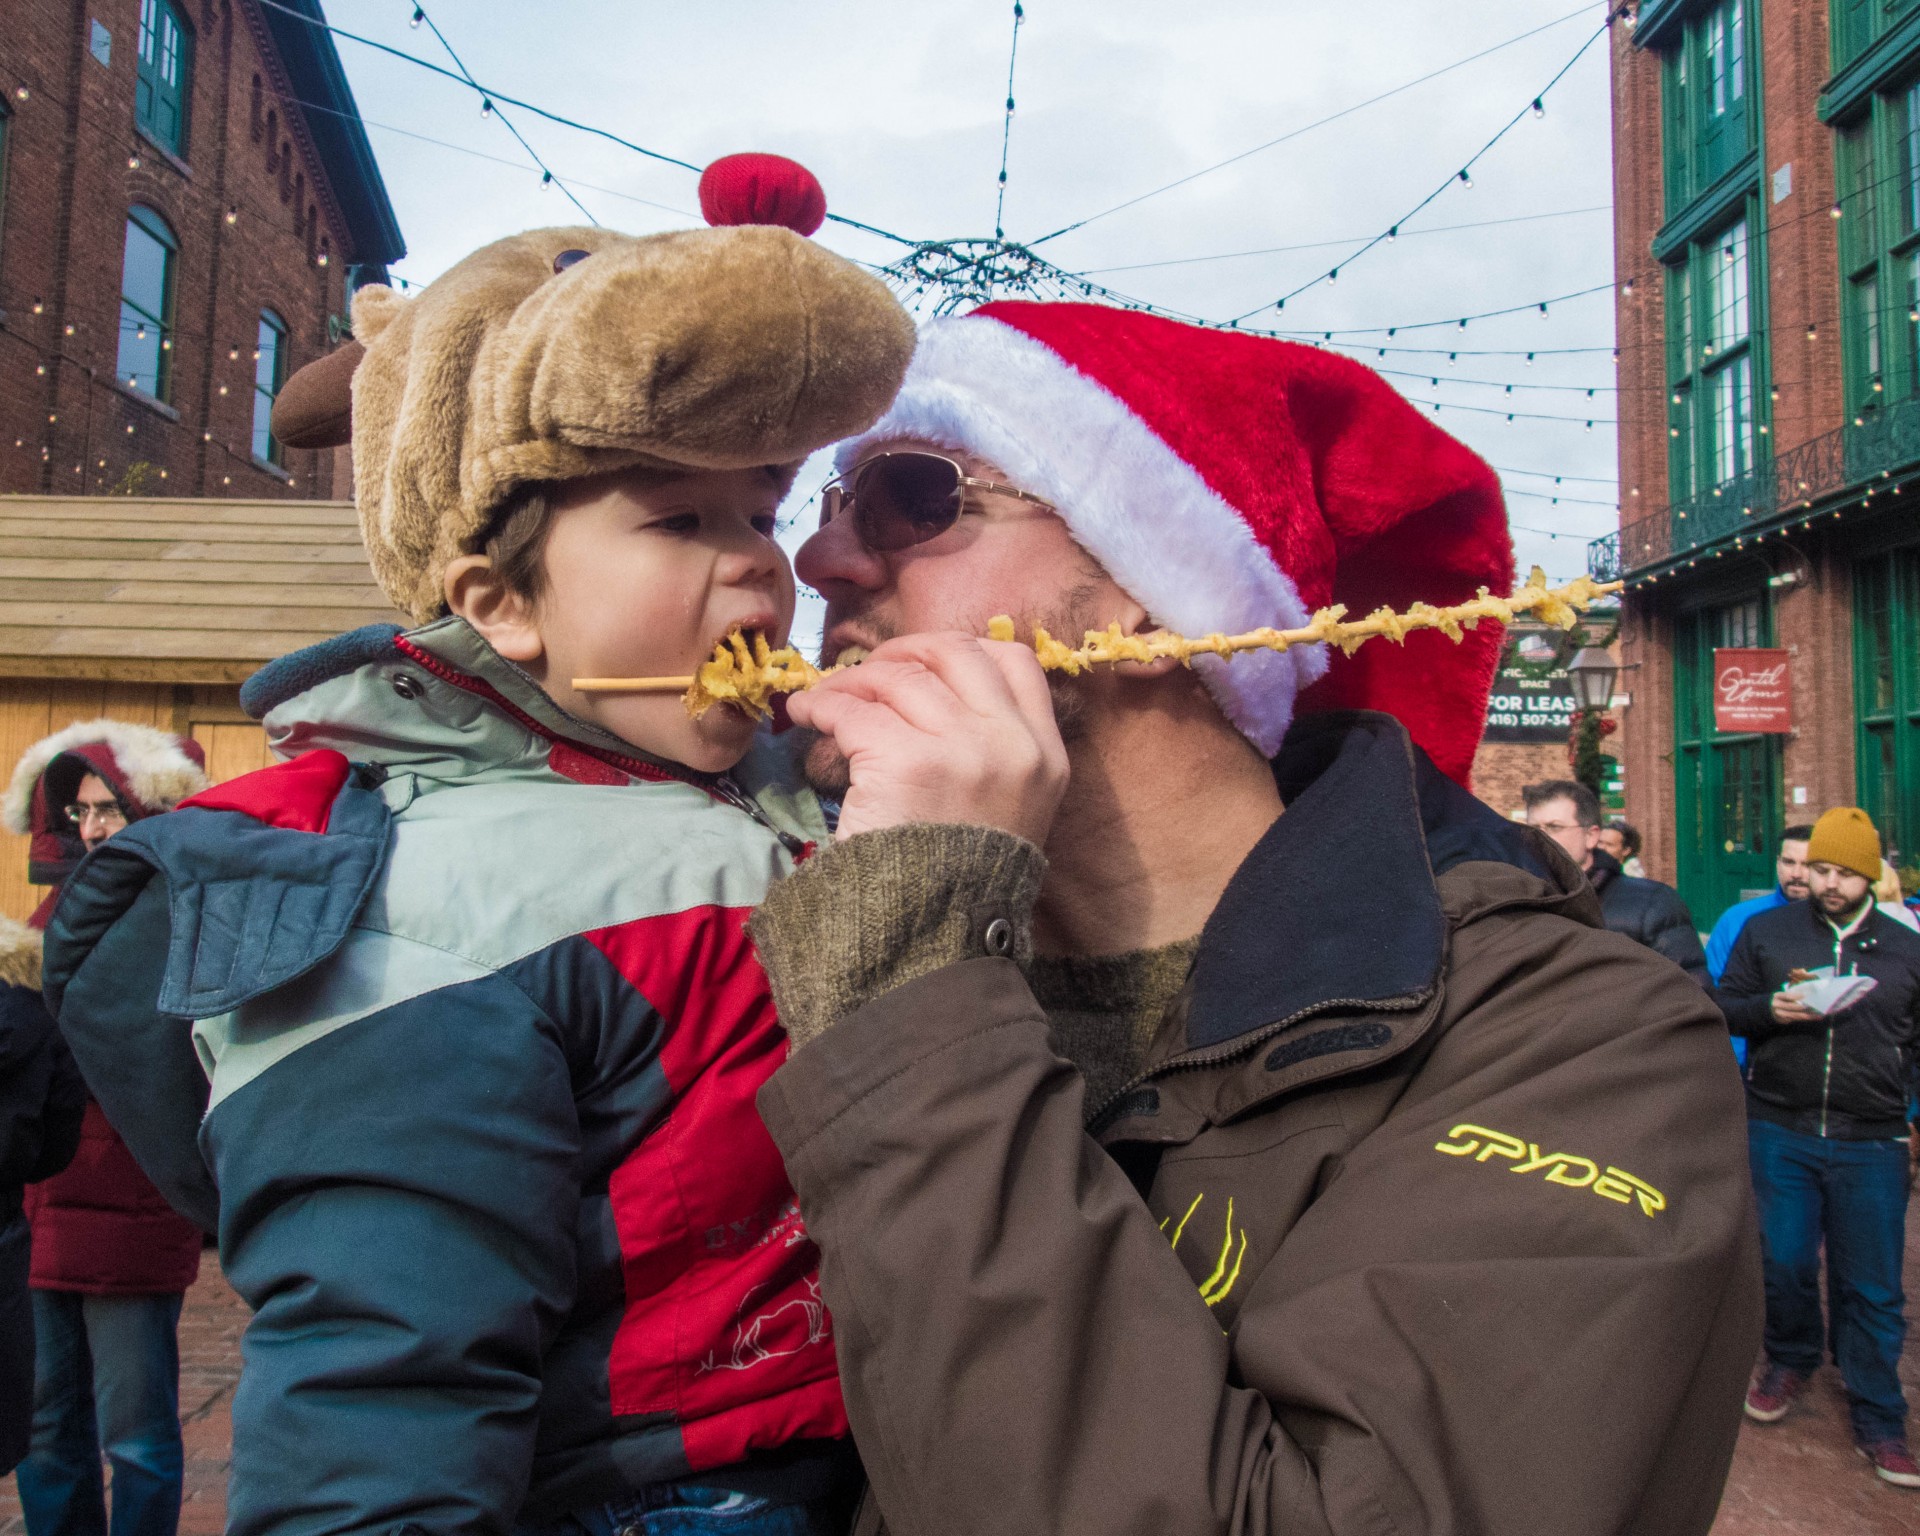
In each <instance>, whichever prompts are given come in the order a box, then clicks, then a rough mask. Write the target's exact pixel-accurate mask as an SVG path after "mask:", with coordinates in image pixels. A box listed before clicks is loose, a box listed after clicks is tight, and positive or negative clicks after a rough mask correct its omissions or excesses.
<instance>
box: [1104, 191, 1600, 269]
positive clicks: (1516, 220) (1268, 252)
mask: <svg viewBox="0 0 1920 1536" xmlns="http://www.w3.org/2000/svg"><path fill="white" fill-rule="evenodd" d="M1611 212H1613V205H1612V204H1611V203H1596V204H1595V205H1594V206H1593V207H1591V208H1562V209H1560V210H1559V211H1558V212H1556V213H1523V214H1519V215H1517V216H1515V217H1513V218H1509V219H1475V220H1472V221H1471V222H1469V223H1466V224H1434V225H1430V226H1428V227H1427V228H1426V229H1403V230H1401V231H1400V238H1401V239H1402V240H1409V239H1412V238H1413V237H1414V236H1415V235H1444V234H1450V233H1452V232H1453V231H1455V230H1461V229H1491V228H1493V227H1494V226H1495V225H1499V224H1531V223H1536V222H1538V221H1539V220H1542V219H1566V218H1571V217H1573V216H1574V215H1575V214H1583V213H1611ZM1365 238H1366V236H1365V235H1346V236H1344V237H1342V238H1340V239H1338V240H1314V241H1310V242H1308V243H1307V244H1305V245H1269V246H1264V247H1262V248H1261V249H1259V250H1252V251H1221V252H1219V253H1218V254H1217V255H1213V256H1177V257H1174V258H1173V259H1171V260H1168V261H1136V262H1132V263H1130V264H1128V265H1126V266H1122V267H1083V268H1081V269H1080V270H1079V271H1077V272H1075V273H1074V274H1073V275H1074V276H1075V277H1101V276H1105V275H1106V274H1107V273H1109V272H1146V271H1150V270H1152V269H1154V268H1156V267H1190V266H1197V265H1199V264H1200V263H1202V262H1208V261H1234V260H1237V259H1238V258H1240V257H1242V256H1284V255H1288V254H1290V253H1291V252H1294V251H1323V250H1327V249H1329V248H1331V247H1333V246H1336V245H1352V244H1353V242H1354V241H1356V240H1364V239H1365Z"/></svg>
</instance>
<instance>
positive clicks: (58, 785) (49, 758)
mask: <svg viewBox="0 0 1920 1536" xmlns="http://www.w3.org/2000/svg"><path fill="white" fill-rule="evenodd" d="M202 763H203V759H202V758H201V756H200V748H199V745H198V744H197V743H195V742H191V741H184V740H182V739H181V738H179V737H176V736H170V735H168V734H166V733H165V732H164V731H157V730H154V729H153V728H152V727H150V726H143V725H136V724H132V723H130V722H127V721H123V720H92V721H86V722H83V723H81V724H79V725H74V726H69V727H68V728H67V729H66V730H64V731H60V732H58V733H56V734H55V735H53V736H49V737H47V738H46V739H45V740H44V741H42V742H39V743H38V744H36V745H35V746H34V747H32V748H30V749H29V750H28V751H27V753H26V754H25V755H24V756H23V757H22V758H21V760H20V763H19V765H18V767H16V769H15V770H14V775H13V780H12V783H11V784H10V785H9V787H8V790H7V795H6V801H7V803H6V806H5V813H6V821H7V824H8V825H9V826H10V827H11V828H12V829H14V830H16V831H19V830H24V831H27V832H29V833H30V834H31V836H32V839H33V842H32V860H31V864H30V875H31V878H33V879H34V880H35V881H38V882H41V883H54V882H58V881H60V880H63V879H65V878H66V876H67V875H68V874H69V873H70V872H71V871H72V869H73V867H74V864H75V863H76V862H77V860H78V858H79V856H80V855H81V854H82V853H84V852H85V849H84V847H83V845H82V844H81V843H80V840H79V837H78V835H77V834H76V833H75V831H74V829H73V827H72V826H71V824H70V823H68V822H67V821H66V819H65V816H64V814H63V812H62V807H64V806H66V805H67V804H69V803H71V801H72V800H73V799H74V797H75V796H76V795H77V794H78V793H79V789H80V782H81V780H82V779H83V778H85V777H86V775H88V774H94V775H96V776H97V777H99V778H100V779H101V780H102V781H103V782H104V783H105V784H106V785H107V786H108V788H110V789H111V790H112V791H113V793H114V795H115V796H116V797H117V798H118V799H119V801H120V802H121V804H122V806H124V807H125V809H126V811H127V814H128V817H129V819H130V820H131V821H135V822H137V821H139V820H140V819H142V818H143V817H146V816H149V815H151V814H153V813H154V812H156V811H160V810H164V809H166V808H167V807H168V806H171V805H173V804H174V803H176V802H177V801H179V800H180V799H181V798H182V797H183V796H185V795H188V794H191V793H193V792H194V791H195V790H196V789H199V788H201V787H203V786H204V785H205V784H206V773H205V770H204V768H203V766H202ZM54 901H55V898H49V900H48V902H47V903H46V905H44V906H43V907H42V908H41V910H40V912H39V913H37V914H35V923H36V925H40V924H44V922H45V920H46V916H47V914H48V913H49V912H50V911H51V910H52V909H53V906H54ZM25 1205H26V1212H27V1219H28V1220H29V1221H30V1222H31V1223H32V1225H33V1286H34V1288H35V1289H36V1290H48V1291H76V1292H80V1293H82V1294H86V1295H93V1296H140V1295H158V1294H166V1293H168V1292H173V1291H184V1290H185V1289H186V1288H187V1287H188V1286H190V1285H191V1284H193V1281H194V1277H195V1276H196V1275H197V1274H198V1273H199V1269H200V1249H201V1245H202V1234H201V1231H200V1228H199V1227H198V1226H196V1225H195V1224H194V1223H193V1222H191V1221H188V1220H187V1219H185V1218H184V1217H182V1216H180V1215H179V1214H177V1213H176V1212H175V1211H174V1210H173V1208H172V1207H171V1206H169V1205H168V1204H167V1202H166V1200H165V1199H164V1198H163V1197H162V1196H161V1194H160V1192H159V1190H157V1189H155V1188H154V1186H153V1182H152V1181H151V1180H150V1179H148V1178H147V1176H146V1175H145V1174H144V1173H142V1172H141V1171H140V1166H139V1164H137V1163H136V1162H135V1161H134V1160H133V1154H132V1153H130V1152H129V1151H128V1150H127V1148H126V1144H125V1143H124V1142H122V1141H121V1139H120V1137H119V1135H118V1134H117V1133H116V1132H115V1131H114V1128H113V1127H112V1126H111V1125H110V1124H108V1122H107V1117H106V1115H105V1114H104V1113H103V1112H102V1110H101V1108H100V1106H99V1105H98V1104H96V1103H92V1102H88V1104H87V1106H86V1116H85V1120H84V1122H83V1124H82V1126H81V1130H80V1146H79V1150H78V1152H77V1153H76V1154H75V1155H74V1156H73V1159H72V1161H71V1162H70V1163H69V1164H68V1166H67V1167H66V1168H65V1169H64V1170H63V1171H61V1172H59V1173H57V1174H55V1175H54V1176H53V1177H52V1178H47V1179H45V1181H44V1182H41V1183H36V1184H33V1185H32V1186H31V1187H30V1188H29V1189H28V1190H27V1192H26V1200H25Z"/></svg>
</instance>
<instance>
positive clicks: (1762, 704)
mask: <svg viewBox="0 0 1920 1536" xmlns="http://www.w3.org/2000/svg"><path fill="white" fill-rule="evenodd" d="M1713 728H1714V729H1715V730H1716V731H1719V732H1721V733H1722V734H1732V733H1735V732H1752V731H1764V732H1776V733H1785V732H1787V731H1791V730H1792V729H1793V686H1792V683H1791V682H1790V681H1789V679H1788V677H1787V653H1786V652H1785V651H1782V650H1759V649H1754V648H1751V647H1743V648H1740V649H1727V650H1716V651H1715V652H1714V653H1713Z"/></svg>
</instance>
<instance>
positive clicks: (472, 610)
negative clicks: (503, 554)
mask: <svg viewBox="0 0 1920 1536" xmlns="http://www.w3.org/2000/svg"><path fill="white" fill-rule="evenodd" d="M444 591H445V592H446V596H447V611H448V612H449V613H453V614H457V615H458V616H459V617H460V618H463V619H465V620H466V621H467V622H468V623H469V624H471V625H472V626H473V627H474V629H475V630H476V631H477V632H478V633H479V635H480V638H481V639H482V640H485V641H486V642H487V644H488V645H490V646H492V647H493V648H494V650H495V651H497V652H498V653H499V654H500V655H501V656H502V657H504V658H505V659H506V660H508V661H517V662H521V663H522V664H529V663H533V662H537V661H539V660H540V658H541V657H542V656H543V655H545V654H546V643H545V641H543V640H542V639H541V637H540V626H539V624H538V622H537V620H536V618H535V614H534V605H533V604H532V603H531V602H530V601H529V600H528V599H527V598H525V597H524V596H522V595H521V594H520V593H518V592H515V591H513V590H512V589H511V588H510V587H508V586H507V584H506V583H505V582H503V581H502V580H501V579H500V574H499V572H497V571H496V570H494V568H493V562H492V561H491V560H489V559H488V558H487V557H486V556H485V555H462V556H460V558H459V559H457V560H455V561H453V562H452V564H450V565H449V566H448V567H447V572H446V576H445V578H444Z"/></svg>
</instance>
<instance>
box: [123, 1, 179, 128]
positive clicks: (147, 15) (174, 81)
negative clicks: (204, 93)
mask: <svg viewBox="0 0 1920 1536" xmlns="http://www.w3.org/2000/svg"><path fill="white" fill-rule="evenodd" d="M192 88H193V32H192V31H191V29H189V28H188V26H187V22H186V17H185V16H184V15H182V14H181V11H180V8H179V7H178V6H176V5H175V4H174V3H173V0H140V53H139V64H138V67H137V69H136V71H135V76H134V86H133V120H134V122H135V123H136V124H137V125H138V126H139V128H140V131H141V132H142V133H144V134H146V135H147V136H148V137H149V138H151V139H152V140H153V141H154V143H156V144H158V145H160V146H161V147H162V148H163V149H166V150H169V151H170V152H172V153H173V154H176V155H179V156H181V157H182V158H184V157H185V155H186V153H187V116H188V113H187V103H188V101H189V99H190V94H191V91H192Z"/></svg>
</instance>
